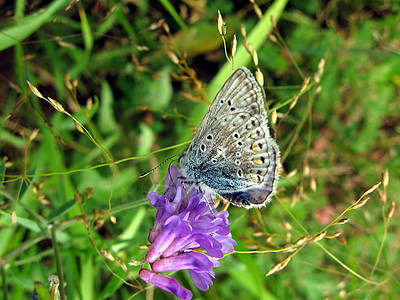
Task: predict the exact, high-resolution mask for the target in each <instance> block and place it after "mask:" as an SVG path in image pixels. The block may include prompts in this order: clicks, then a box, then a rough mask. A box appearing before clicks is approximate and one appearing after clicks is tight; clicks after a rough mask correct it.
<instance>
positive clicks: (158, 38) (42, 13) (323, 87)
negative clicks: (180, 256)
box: [0, 0, 400, 300]
mask: <svg viewBox="0 0 400 300" xmlns="http://www.w3.org/2000/svg"><path fill="white" fill-rule="evenodd" d="M185 3H186V2H178V1H159V2H158V1H151V2H147V1H134V2H132V3H127V2H122V1H106V2H97V1H93V2H90V1H89V2H88V1H84V2H79V3H77V4H74V5H72V6H71V7H69V8H68V9H67V10H65V9H66V8H67V6H68V4H69V1H53V2H52V3H51V4H47V2H43V1H39V2H37V3H36V2H35V3H34V5H33V6H27V3H26V2H25V1H21V0H17V1H15V3H14V4H15V5H14V6H12V5H11V3H7V4H5V5H3V6H2V10H3V14H2V16H3V18H2V20H1V21H0V51H1V66H0V76H1V81H0V82H1V83H0V91H1V96H2V98H1V101H0V113H1V119H0V120H1V123H0V124H1V127H0V149H1V158H2V159H1V163H0V174H1V175H0V176H1V178H0V182H1V183H0V184H1V188H0V195H1V199H0V209H1V210H0V230H1V238H0V269H1V272H0V283H1V284H0V289H1V294H2V297H3V299H27V298H29V297H30V294H31V293H32V291H33V290H34V287H36V291H40V290H42V292H43V296H41V297H40V298H39V299H49V296H48V295H47V296H46V291H47V290H48V289H49V282H48V277H49V276H50V275H58V276H59V277H60V274H63V277H64V282H65V288H60V289H59V290H60V292H61V294H62V293H65V295H66V296H67V298H68V299H85V300H86V299H88V300H90V299H173V298H174V297H173V296H172V295H170V294H169V293H167V292H164V291H162V290H160V289H157V288H153V287H149V286H147V285H146V283H144V282H143V281H142V280H140V279H139V278H138V275H137V273H138V271H139V269H140V267H139V266H130V265H128V263H129V262H130V261H131V260H136V261H140V260H141V259H142V258H143V257H144V255H145V253H146V248H145V247H142V245H147V244H148V242H147V234H148V230H149V228H150V227H151V226H152V225H153V222H154V216H155V210H154V209H153V208H152V207H151V206H150V205H149V203H148V200H147V194H148V192H150V191H158V192H162V186H163V180H164V175H165V172H166V169H167V167H168V164H165V165H163V166H161V167H160V168H159V169H158V170H156V171H155V172H154V173H152V174H151V175H150V176H148V177H145V178H139V175H140V174H142V173H144V172H146V171H148V170H149V169H151V168H152V167H154V166H155V165H157V164H158V163H160V162H162V161H163V160H165V159H166V158H168V157H170V156H172V155H175V154H179V153H182V152H183V151H184V150H185V148H186V147H187V145H188V143H189V142H190V139H191V137H192V136H193V126H194V127H195V126H198V125H199V124H200V121H201V119H202V117H203V115H204V113H205V111H206V110H207V107H208V103H209V101H210V100H212V98H213V97H214V95H215V93H216V92H217V91H218V89H219V88H220V87H221V86H222V84H223V82H224V81H225V80H226V78H227V77H228V76H229V74H230V73H231V65H230V64H229V62H227V60H226V58H225V54H224V48H223V42H222V39H221V37H220V36H219V34H218V31H217V10H220V11H221V13H222V15H223V17H224V20H225V21H226V22H227V35H226V37H225V38H226V40H227V45H228V48H229V47H230V41H231V39H232V36H233V35H234V34H236V36H237V38H238V50H237V53H236V56H235V58H234V62H235V67H239V66H241V65H246V66H248V67H249V68H250V69H251V70H252V71H255V69H256V68H255V66H254V64H253V60H252V57H251V56H250V55H249V54H248V53H247V51H246V50H245V47H244V46H243V45H242V42H243V36H242V35H241V33H240V25H241V24H243V25H244V26H245V28H246V32H247V39H248V41H249V42H250V43H251V44H252V45H253V47H254V48H255V49H256V50H257V54H258V66H259V67H260V69H261V71H262V73H263V75H264V81H265V91H266V103H267V105H268V108H269V111H270V113H272V112H274V111H275V110H276V113H277V117H278V119H277V122H276V124H274V125H273V126H272V128H273V129H274V132H275V134H276V139H277V142H278V144H279V146H280V148H281V151H282V158H283V159H284V161H283V166H284V170H283V171H282V173H283V174H282V175H283V178H282V179H281V180H280V182H279V191H278V194H277V197H276V198H275V200H274V201H273V203H271V204H270V205H269V206H268V207H266V208H263V209H261V210H256V209H253V210H249V211H247V210H245V209H242V208H237V207H233V206H230V207H229V213H230V217H229V220H230V222H231V231H232V236H233V237H234V239H235V240H237V241H238V246H236V247H235V253H233V254H230V255H227V256H226V257H224V258H223V259H221V260H220V262H221V267H220V268H218V269H216V278H215V280H214V285H213V286H211V287H210V289H209V290H208V291H206V292H201V291H199V290H198V289H196V288H195V287H194V285H193V283H191V280H190V277H189V276H188V273H187V272H185V271H180V272H176V273H174V275H173V276H174V277H176V278H177V279H178V281H179V282H180V283H181V284H182V285H183V286H185V287H187V288H189V289H191V290H192V291H193V293H194V298H197V299H322V298H331V299H337V298H350V299H377V298H379V299H397V298H399V296H400V282H399V275H400V251H399V248H400V244H399V228H400V222H399V220H400V218H399V213H398V210H394V212H393V215H392V216H391V217H390V218H389V217H388V211H389V210H390V207H394V206H393V205H394V204H393V203H397V202H398V196H397V195H399V193H400V156H399V152H400V146H399V145H400V138H399V133H400V126H399V124H400V123H399V120H400V97H399V94H400V71H399V70H400V53H399V50H398V49H399V47H398V46H399V42H398V41H399V40H400V34H399V30H398V18H399V14H400V5H399V4H398V3H396V2H394V1H393V2H377V1H374V2H373V1H359V2H357V1H356V2H354V1H325V2H320V1H316V0H313V1H300V0H294V1H289V3H286V1H284V0H276V1H274V2H270V3H265V1H256V3H257V4H258V6H259V7H260V9H261V11H262V13H263V14H264V17H263V18H262V19H259V18H258V17H257V14H256V13H255V8H254V7H253V5H252V4H251V3H250V2H246V1H243V2H242V1H241V2H240V4H239V3H237V2H236V4H234V2H233V1H222V0H217V1H208V2H207V6H203V5H202V4H201V3H200V2H193V3H194V6H193V7H189V6H188V4H185ZM188 3H189V2H188ZM185 8H187V13H185V11H186V10H185ZM271 15H272V16H274V19H275V21H276V23H277V25H278V28H273V26H272V23H271V21H270V20H271V17H270V16H271ZM160 20H164V22H165V24H167V25H168V28H169V30H170V34H169V33H168V31H167V28H166V27H163V24H162V22H161V21H160ZM168 51H169V53H170V55H169V56H168V54H167V52H168ZM228 52H229V49H228ZM171 53H173V54H174V55H175V56H176V57H177V58H178V59H179V63H178V64H176V63H174V62H173V61H172V60H171ZM321 59H324V60H325V66H324V68H323V70H322V69H319V68H318V64H319V62H320V61H321ZM191 69H193V70H195V71H196V73H190V70H191ZM188 72H189V73H188ZM318 72H320V74H319V75H320V76H319V77H320V81H319V80H318V78H317V80H316V76H315V74H317V73H318ZM307 77H310V82H309V84H308V86H307V87H306V88H305V89H304V90H303V91H301V93H300V89H301V86H302V83H303V82H304V80H305V78H307ZM317 77H318V76H317ZM27 81H29V82H30V83H31V84H32V86H33V87H36V88H37V89H38V91H39V92H40V93H41V94H42V95H43V98H45V99H47V97H50V98H51V99H54V100H56V101H57V103H59V104H60V105H62V107H63V109H65V112H67V113H65V112H64V111H62V110H61V111H60V108H59V107H58V108H59V110H58V111H57V110H56V109H55V108H56V107H57V103H56V102H53V105H52V104H51V103H50V102H49V101H45V100H44V99H41V98H40V97H37V96H35V94H34V93H33V92H32V90H31V89H30V88H29V86H28V84H27V83H26V82H27ZM32 89H34V88H32ZM297 95H298V96H299V97H298V100H297V103H296V105H295V106H293V107H291V103H292V104H293V99H295V98H296V97H297ZM290 107H291V108H290ZM269 118H270V119H271V114H269ZM73 119H74V120H76V123H74V121H73ZM79 124H81V125H79ZM36 130H38V132H37V135H36V136H34V134H35V132H36ZM385 170H387V172H388V173H387V174H389V181H388V184H387V185H385V184H381V185H380V186H379V187H378V188H377V190H375V191H373V192H371V193H370V194H368V195H366V196H365V197H363V198H362V200H361V201H363V200H364V199H367V198H368V197H369V200H368V201H367V202H366V203H365V204H364V205H363V206H361V207H359V208H356V209H350V208H351V205H352V204H353V203H355V202H356V201H357V199H359V197H360V196H362V195H363V193H364V192H365V191H366V190H368V189H369V188H370V187H371V186H373V185H375V184H376V183H378V182H380V181H381V180H382V179H381V177H382V174H384V172H385ZM343 212H345V213H344V214H343V215H342V213H343ZM342 218H348V219H349V220H348V222H344V221H343V222H340V223H343V224H332V223H331V222H333V221H334V220H335V219H342ZM330 223H331V225H329V226H327V225H328V224H330ZM325 230H326V233H327V234H328V235H329V234H332V233H335V232H340V233H341V235H340V237H339V238H326V237H324V238H322V239H321V240H319V241H315V239H314V240H313V239H312V237H316V235H317V234H320V233H322V232H324V231H325ZM304 236H308V237H311V238H308V239H305V240H303V242H304V241H305V242H304V243H297V244H295V243H296V241H298V240H299V239H300V238H302V237H304ZM328 237H329V236H328ZM102 249H104V250H105V251H106V252H107V253H109V254H111V255H112V256H113V257H114V258H117V259H119V260H120V263H118V262H117V261H114V262H112V261H110V260H108V259H107V258H106V256H107V255H105V253H106V252H103V250H102ZM289 259H290V261H289V262H288V260H289ZM281 262H288V264H287V265H286V266H284V267H283V268H282V269H281V270H279V271H277V272H275V273H273V274H271V275H269V276H266V274H267V272H268V271H269V270H270V269H271V268H273V267H274V266H276V265H277V264H279V263H281ZM123 265H126V266H127V269H124V267H122V266H123ZM281 266H283V265H281ZM60 267H61V268H62V271H61V270H60ZM60 279H61V278H60ZM40 283H41V284H42V285H41V284H40ZM43 286H44V288H43ZM46 297H48V298H46ZM146 297H147V298H146Z"/></svg>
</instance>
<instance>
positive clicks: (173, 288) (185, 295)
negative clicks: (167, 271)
mask: <svg viewBox="0 0 400 300" xmlns="http://www.w3.org/2000/svg"><path fill="white" fill-rule="evenodd" d="M139 277H140V278H142V279H143V280H144V281H146V282H148V283H151V284H154V285H155V286H157V287H159V288H160V289H163V290H165V291H167V292H170V293H172V294H174V295H175V296H176V297H178V298H179V299H182V300H189V299H192V297H193V294H192V292H191V291H189V290H188V289H185V288H184V287H183V286H181V285H180V284H179V282H178V281H177V280H176V279H175V278H173V277H171V276H165V275H161V274H158V273H155V272H151V271H149V270H147V269H141V270H140V271H139Z"/></svg>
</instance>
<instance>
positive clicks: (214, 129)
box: [181, 67, 280, 208]
mask: <svg viewBox="0 0 400 300" xmlns="http://www.w3.org/2000/svg"><path fill="white" fill-rule="evenodd" d="M181 165H182V171H183V173H184V175H185V176H187V177H188V178H189V179H190V180H192V181H193V182H195V183H197V184H198V185H199V186H201V187H202V186H203V187H204V188H209V189H211V190H213V191H214V192H216V193H217V194H219V195H220V196H221V197H223V198H225V199H227V200H229V201H230V202H232V203H233V204H235V205H238V206H244V207H247V208H249V207H252V206H262V205H264V204H265V203H266V202H268V201H269V200H270V199H271V197H272V195H273V194H274V193H275V192H276V187H277V181H278V169H279V167H280V156H279V148H278V146H277V145H276V143H275V141H274V140H273V138H271V137H270V134H269V129H268V124H267V116H266V112H265V108H264V101H263V97H262V94H261V90H260V87H259V86H258V84H257V83H256V81H255V79H254V77H253V75H252V74H251V72H250V71H249V70H248V69H247V68H245V67H241V68H239V69H238V70H236V71H235V72H234V73H233V74H232V75H231V76H230V77H229V78H228V80H227V81H226V82H225V84H224V85H223V86H222V88H221V89H220V91H219V92H218V94H217V95H216V97H215V99H214V101H213V102H212V103H211V105H210V107H209V109H208V111H207V113H206V115H205V117H204V119H203V121H202V123H201V124H200V126H199V129H198V130H197V132H196V134H195V136H194V138H193V140H192V143H191V144H190V146H189V148H188V151H187V153H186V154H185V155H184V157H183V158H182V160H181Z"/></svg>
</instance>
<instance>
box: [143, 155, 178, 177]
mask: <svg viewBox="0 0 400 300" xmlns="http://www.w3.org/2000/svg"><path fill="white" fill-rule="evenodd" d="M177 156H182V154H176V155H173V156H171V157H169V158H167V159H166V160H164V161H163V162H162V163H161V164H159V165H158V166H156V167H154V168H153V169H151V170H150V171H147V172H146V173H143V174H142V175H140V176H139V178H143V177H145V176H147V175H149V174H150V173H153V171H154V170H156V169H158V168H159V167H161V166H162V165H163V164H165V163H166V162H167V161H169V160H171V159H172V158H174V157H177Z"/></svg>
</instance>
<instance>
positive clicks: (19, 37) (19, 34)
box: [0, 0, 70, 51]
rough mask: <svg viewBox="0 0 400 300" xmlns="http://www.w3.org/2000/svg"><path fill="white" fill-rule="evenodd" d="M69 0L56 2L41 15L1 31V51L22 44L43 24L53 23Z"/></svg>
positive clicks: (26, 18)
mask: <svg viewBox="0 0 400 300" xmlns="http://www.w3.org/2000/svg"><path fill="white" fill-rule="evenodd" d="M69 2H70V1H69V0H55V1H53V2H51V4H49V5H48V6H47V7H45V8H44V9H41V10H40V11H41V12H40V13H37V14H33V15H30V16H28V17H25V18H23V19H21V20H20V21H18V22H17V23H16V24H14V25H12V26H9V27H6V28H4V29H2V30H1V31H0V51H2V50H4V49H7V48H9V47H11V46H14V45H15V44H17V43H20V42H22V41H23V40H24V39H26V38H27V37H28V36H30V35H31V34H32V33H34V32H35V31H36V30H38V29H39V28H40V27H41V26H42V25H43V24H45V23H47V22H49V21H51V20H52V19H53V18H55V17H56V16H57V13H58V12H60V10H62V9H64V8H65V7H66V6H67V5H68V3H69Z"/></svg>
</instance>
